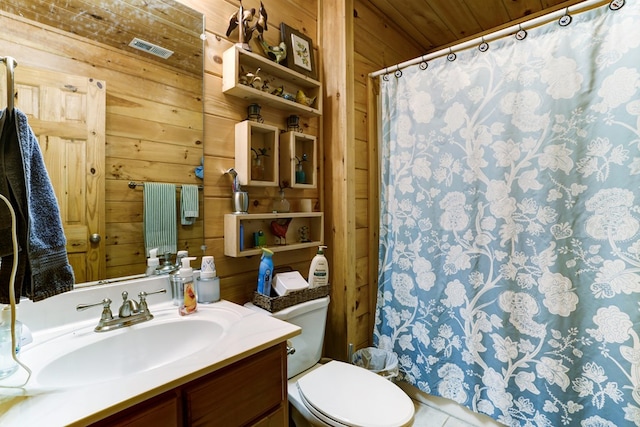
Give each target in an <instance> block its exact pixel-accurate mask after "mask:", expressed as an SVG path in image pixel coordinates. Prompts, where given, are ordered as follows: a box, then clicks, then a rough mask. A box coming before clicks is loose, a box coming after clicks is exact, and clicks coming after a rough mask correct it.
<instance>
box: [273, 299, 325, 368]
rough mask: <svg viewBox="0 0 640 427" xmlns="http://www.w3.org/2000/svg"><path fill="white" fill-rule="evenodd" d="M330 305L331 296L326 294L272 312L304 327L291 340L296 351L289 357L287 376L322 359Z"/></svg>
mask: <svg viewBox="0 0 640 427" xmlns="http://www.w3.org/2000/svg"><path fill="white" fill-rule="evenodd" d="M328 307H329V297H328V296H326V297H323V298H318V299H314V300H311V301H307V302H303V303H300V304H296V305H294V306H292V307H288V308H285V309H284V310H280V311H278V312H275V313H273V314H272V315H273V317H275V318H277V319H280V320H283V321H285V322H289V323H293V324H294V325H296V326H299V327H300V328H302V333H301V334H300V335H297V336H295V337H293V338H291V340H290V341H291V345H292V347H293V348H294V349H295V353H293V354H290V355H289V357H288V358H287V378H291V377H294V376H296V375H298V374H299V373H301V372H303V371H306V370H307V369H309V368H311V367H312V366H314V365H315V364H316V363H318V362H319V361H320V357H322V344H323V342H324V330H325V325H326V321H327V310H328Z"/></svg>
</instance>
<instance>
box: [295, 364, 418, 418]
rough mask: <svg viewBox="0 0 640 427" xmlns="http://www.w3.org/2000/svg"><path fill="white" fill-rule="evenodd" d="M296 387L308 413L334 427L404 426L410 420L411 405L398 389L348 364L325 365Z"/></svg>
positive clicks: (409, 400) (412, 408)
mask: <svg viewBox="0 0 640 427" xmlns="http://www.w3.org/2000/svg"><path fill="white" fill-rule="evenodd" d="M297 387H298V391H299V393H300V397H301V400H302V402H303V403H304V405H305V406H306V407H307V408H308V409H309V411H310V412H311V413H313V414H314V415H315V416H316V417H318V418H319V419H321V420H322V421H324V422H325V423H327V424H330V425H333V426H337V427H343V426H350V427H390V426H404V425H407V424H409V422H410V421H411V420H412V418H413V413H414V406H413V402H412V401H411V399H410V398H409V396H407V395H406V394H405V393H404V392H403V391H402V390H401V389H400V387H398V386H396V385H395V384H393V383H392V382H390V381H389V380H386V379H384V378H383V377H381V376H379V375H376V374H374V373H372V372H370V371H367V370H366V369H363V368H360V367H358V366H354V365H350V364H348V363H344V362H339V361H335V360H333V361H331V362H328V363H326V364H325V365H322V366H320V367H318V368H317V369H314V370H313V371H311V372H309V373H307V374H305V375H303V376H302V377H301V378H300V379H298V381H297Z"/></svg>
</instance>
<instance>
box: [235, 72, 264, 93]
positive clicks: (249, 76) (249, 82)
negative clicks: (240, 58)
mask: <svg viewBox="0 0 640 427" xmlns="http://www.w3.org/2000/svg"><path fill="white" fill-rule="evenodd" d="M241 71H242V73H241V74H240V77H238V83H240V84H243V85H246V86H251V87H252V88H256V89H257V87H256V86H258V83H261V82H262V78H261V77H259V76H258V73H259V72H260V68H258V69H257V70H256V72H255V73H251V72H249V73H245V72H244V68H241Z"/></svg>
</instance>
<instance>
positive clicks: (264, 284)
mask: <svg viewBox="0 0 640 427" xmlns="http://www.w3.org/2000/svg"><path fill="white" fill-rule="evenodd" d="M272 256H273V251H272V250H271V249H267V248H262V258H261V259H260V268H259V270H258V293H261V294H263V295H266V296H270V295H271V279H272V278H273V259H272V258H271V257H272Z"/></svg>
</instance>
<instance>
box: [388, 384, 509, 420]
mask: <svg viewBox="0 0 640 427" xmlns="http://www.w3.org/2000/svg"><path fill="white" fill-rule="evenodd" d="M398 386H400V388H402V389H403V390H404V391H405V392H406V393H407V394H408V395H409V397H411V399H412V400H413V404H414V406H415V409H416V412H415V416H414V422H413V426H414V427H504V426H503V425H502V424H500V423H498V422H497V421H495V420H493V419H491V418H489V417H487V416H486V415H481V414H476V413H475V412H472V411H470V410H468V409H467V408H465V407H463V406H460V405H458V404H457V403H455V402H453V401H451V400H448V399H443V398H441V397H437V396H431V395H428V394H426V393H424V392H422V391H420V390H418V389H417V388H415V387H413V386H411V385H409V384H406V383H398Z"/></svg>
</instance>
